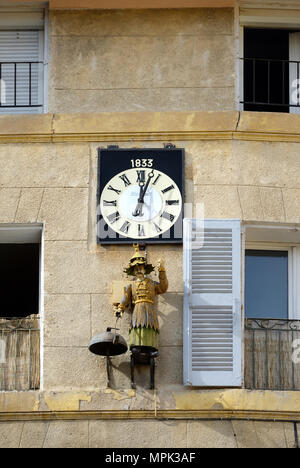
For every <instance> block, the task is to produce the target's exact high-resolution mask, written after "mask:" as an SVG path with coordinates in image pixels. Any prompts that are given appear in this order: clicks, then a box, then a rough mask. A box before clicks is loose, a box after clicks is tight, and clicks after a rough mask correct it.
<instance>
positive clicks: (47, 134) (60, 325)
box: [0, 112, 300, 447]
mask: <svg viewBox="0 0 300 468" xmlns="http://www.w3.org/2000/svg"><path fill="white" fill-rule="evenodd" d="M299 119H300V117H299V116H297V115H280V114H273V115H271V114H255V113H241V114H240V115H239V113H237V112H221V113H202V112H199V113H189V112H186V113H145V114H143V113H127V114H125V113H123V114H116V113H112V114H97V115H96V114H95V115H80V114H78V115H76V116H75V115H73V114H64V115H48V116H26V117H22V116H19V117H1V118H0V167H1V168H2V170H1V172H0V223H33V222H37V221H39V222H45V226H46V227H45V244H44V246H45V264H44V288H45V290H44V292H45V296H44V303H45V304H44V330H43V333H44V349H43V391H42V392H40V393H39V392H28V393H26V392H25V393H22V394H18V393H14V392H11V393H2V394H1V395H0V447H1V446H18V444H19V445H20V446H23V445H24V446H30V445H31V444H32V446H43V445H44V446H60V445H61V446H91V447H93V446H102V445H105V446H107V447H119V446H120V444H123V445H124V446H125V447H126V446H127V447H129V446H130V444H131V441H133V442H132V443H134V446H136V445H138V446H141V447H143V446H147V445H149V441H148V439H147V440H146V439H145V438H143V436H142V435H143V434H145V432H148V433H149V432H150V433H154V432H155V433H157V434H160V436H159V438H158V439H157V440H158V441H159V443H160V444H161V446H170V443H171V441H173V442H172V443H174V447H181V446H183V447H192V446H201V444H203V445H204V446H235V447H236V446H246V447H247V446H272V447H273V446H294V444H295V438H294V434H295V432H294V426H293V424H288V423H284V422H278V423H274V424H272V425H269V424H270V423H259V422H248V423H245V422H243V421H230V419H231V418H232V415H235V416H236V417H239V418H248V419H249V418H251V417H253V418H255V419H261V410H262V409H263V410H264V412H265V413H264V417H268V418H269V419H273V420H274V419H276V418H278V417H281V418H286V420H289V421H291V420H294V419H296V420H298V421H299V413H300V392H259V391H257V392H251V391H246V390H242V389H236V390H226V389H221V390H220V389H211V390H199V389H186V388H184V387H183V384H182V366H183V363H182V335H183V330H182V321H183V317H182V315H183V304H182V301H183V286H182V247H180V246H172V247H166V248H163V247H160V246H154V247H149V249H148V251H149V257H150V261H151V262H156V261H157V259H158V258H159V257H161V256H162V255H163V256H164V257H165V259H166V268H167V272H168V277H169V281H170V288H169V291H168V292H167V294H165V295H164V296H162V297H161V298H160V300H159V303H158V310H159V317H160V324H161V335H160V357H159V359H158V361H157V371H156V377H157V380H156V382H157V385H156V387H157V389H156V391H155V392H153V391H149V390H148V386H149V373H148V369H140V370H138V371H137V373H136V381H137V384H138V387H137V390H136V391H133V390H131V388H130V379H129V374H130V369H129V353H127V354H126V355H123V356H121V357H118V358H114V359H113V372H112V374H113V375H112V388H111V389H106V368H105V361H104V360H103V359H102V358H100V357H97V356H94V355H92V354H91V353H89V351H88V349H87V346H88V344H89V342H90V339H91V338H92V336H94V335H95V334H97V333H99V332H101V331H103V330H105V328H106V327H107V326H109V325H112V324H113V323H114V320H113V314H112V308H111V283H112V281H113V280H119V279H120V278H122V269H123V267H124V266H126V264H127V262H128V260H129V258H130V256H131V253H132V248H131V247H126V246H122V247H121V246H114V247H101V246H97V245H96V242H95V237H96V226H95V221H96V219H95V213H96V188H97V176H96V174H97V148H98V147H99V146H106V145H108V144H110V143H119V145H120V147H121V148H125V147H126V148H128V147H132V146H134V147H145V148H147V147H149V146H151V147H159V148H160V147H162V145H163V143H164V142H168V141H173V142H174V143H176V146H177V147H182V148H185V151H186V167H185V177H186V200H185V201H186V202H190V203H193V204H195V202H198V201H199V202H204V204H205V215H206V217H212V218H240V219H242V220H252V221H273V222H290V223H299V222H300V177H299V175H300V163H299V149H300V132H299V128H300V126H299ZM114 129H115V131H116V130H117V132H118V133H115V137H114V136H113V130H114ZM120 328H121V334H122V335H123V336H124V337H125V339H126V340H128V328H129V317H128V316H124V318H123V320H122V323H121V327H120ZM128 410H130V411H132V412H135V413H134V414H135V415H136V417H139V418H141V417H144V418H146V417H147V418H151V419H150V420H149V421H143V420H141V419H139V420H138V421H137V420H135V421H122V422H120V421H113V420H111V421H108V420H105V418H108V417H109V416H107V412H111V413H110V414H111V415H112V417H114V414H115V412H116V413H117V414H120V415H121V416H119V418H120V417H121V418H127V417H128V414H129V413H128ZM22 411H23V412H28V413H26V414H27V416H26V418H31V417H32V419H36V418H38V419H39V421H35V422H34V421H31V422H29V421H27V422H24V421H22V422H12V421H11V422H5V423H4V420H5V419H7V420H10V419H11V418H14V417H16V418H18V417H19V418H21V419H22V417H24V416H18V412H22ZM70 411H71V412H72V415H73V416H70V414H69V413H68V412H70ZM49 412H54V413H53V414H54V416H53V418H55V417H60V416H59V415H60V414H61V413H60V412H63V413H64V415H65V416H64V417H65V418H66V419H68V418H74V419H77V418H80V419H81V420H80V421H72V422H70V421H56V422H54V421H43V419H44V418H47V415H48V416H49ZM140 412H142V413H141V414H142V416H139V414H140ZM195 412H196V413H195ZM80 413H81V414H80ZM24 414H25V413H24ZM85 414H88V416H87V419H85ZM170 414H171V415H172V417H175V418H176V417H180V418H183V419H185V418H188V417H189V415H190V417H191V418H193V417H195V414H198V415H199V417H202V418H214V419H216V418H222V419H224V418H227V419H228V420H227V421H223V422H213V421H211V422H209V423H208V422H204V421H193V422H192V421H188V420H184V421H174V422H172V423H171V424H170V423H165V422H158V421H157V419H156V418H157V417H170ZM178 415H179V416H178ZM278 415H279V416H278ZM53 418H52V419H53ZM101 418H102V419H103V420H99V421H94V420H93V419H101ZM8 427H9V430H8ZM112 433H113V434H115V435H116V436H115V437H112V436H111V434H112ZM124 434H131V435H132V436H130V438H129V437H124Z"/></svg>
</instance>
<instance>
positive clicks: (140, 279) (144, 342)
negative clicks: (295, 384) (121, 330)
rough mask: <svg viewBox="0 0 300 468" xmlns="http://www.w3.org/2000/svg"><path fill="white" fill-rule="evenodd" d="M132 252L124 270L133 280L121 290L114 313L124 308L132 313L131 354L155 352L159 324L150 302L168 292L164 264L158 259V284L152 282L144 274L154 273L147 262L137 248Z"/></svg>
mask: <svg viewBox="0 0 300 468" xmlns="http://www.w3.org/2000/svg"><path fill="white" fill-rule="evenodd" d="M134 248H135V253H134V255H133V257H132V258H131V260H130V262H129V265H128V267H127V268H126V269H125V270H124V272H125V273H127V275H128V276H134V277H135V281H134V282H133V283H131V284H130V285H129V286H127V287H126V288H125V290H124V296H123V298H122V300H121V303H120V304H119V306H118V309H117V313H122V312H123V311H124V310H125V309H130V310H131V312H132V316H131V326H130V331H129V344H130V349H131V351H132V352H135V351H141V352H149V353H151V352H154V353H155V352H157V350H158V335H159V323H158V316H157V312H156V310H155V308H154V299H155V296H156V295H158V294H164V293H165V292H166V291H167V289H168V280H167V275H166V270H165V267H164V262H163V261H162V260H159V262H158V272H159V281H158V282H156V281H153V280H151V279H150V278H147V277H146V275H148V274H149V273H151V272H152V271H153V270H154V267H153V266H152V265H151V264H148V263H147V258H146V255H145V253H144V252H143V251H141V250H140V247H139V245H134Z"/></svg>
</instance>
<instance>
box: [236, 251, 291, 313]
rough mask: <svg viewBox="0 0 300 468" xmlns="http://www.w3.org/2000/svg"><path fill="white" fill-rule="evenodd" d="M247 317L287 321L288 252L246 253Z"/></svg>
mask: <svg viewBox="0 0 300 468" xmlns="http://www.w3.org/2000/svg"><path fill="white" fill-rule="evenodd" d="M245 269H246V279H245V308H246V317H248V318H274V319H276V318H282V319H287V318H288V252H286V251H285V252H278V251H270V250H247V251H246V264H245Z"/></svg>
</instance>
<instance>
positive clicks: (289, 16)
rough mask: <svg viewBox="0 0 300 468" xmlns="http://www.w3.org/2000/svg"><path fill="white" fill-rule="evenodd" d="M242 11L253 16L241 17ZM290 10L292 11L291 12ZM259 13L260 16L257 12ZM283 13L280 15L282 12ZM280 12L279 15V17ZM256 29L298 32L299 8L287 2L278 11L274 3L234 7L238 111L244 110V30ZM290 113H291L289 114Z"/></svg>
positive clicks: (241, 4) (299, 22) (299, 27)
mask: <svg viewBox="0 0 300 468" xmlns="http://www.w3.org/2000/svg"><path fill="white" fill-rule="evenodd" d="M243 10H248V11H249V12H250V11H251V10H253V16H250V15H245V16H243V14H241V13H243ZM291 10H292V11H291ZM260 11H261V15H259V12H260ZM283 11H284V12H285V13H282V12H283ZM279 12H280V15H279ZM246 27H258V28H266V29H268V28H270V29H297V28H298V29H299V30H300V7H298V8H296V7H295V5H292V4H290V5H289V2H288V1H287V5H286V6H284V7H282V6H280V9H279V8H278V4H277V7H276V3H274V5H272V3H267V4H266V3H263V2H259V3H255V4H254V5H253V3H252V4H247V3H246V2H238V4H237V5H236V7H235V55H236V65H235V72H236V86H235V89H236V92H235V100H236V109H237V110H238V111H243V110H244V105H243V104H241V102H243V101H244V72H243V70H244V67H243V61H242V60H240V59H241V58H243V57H244V28H246ZM290 113H291V112H290Z"/></svg>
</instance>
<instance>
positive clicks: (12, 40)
mask: <svg viewBox="0 0 300 468" xmlns="http://www.w3.org/2000/svg"><path fill="white" fill-rule="evenodd" d="M42 60H43V32H42V31H38V30H36V31H35V30H24V31H21V30H16V31H7V30H1V31H0V62H6V63H5V64H3V65H2V66H1V75H2V76H1V78H2V80H3V81H2V83H4V85H3V84H2V86H5V89H3V88H1V101H2V105H3V106H14V105H15V103H16V104H17V106H21V107H16V108H10V107H0V113H2V114H3V113H5V114H7V113H14V114H17V113H37V112H42V107H22V106H30V105H31V106H37V105H40V104H43V64H42V63H34V64H32V65H29V64H27V63H26V64H21V63H19V64H17V65H16V66H15V65H14V63H7V62H42ZM30 67H31V68H30ZM15 74H16V86H15ZM30 75H31V80H30ZM4 91H5V93H4ZM4 96H5V99H3V97H4ZM3 101H4V102H3Z"/></svg>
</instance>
